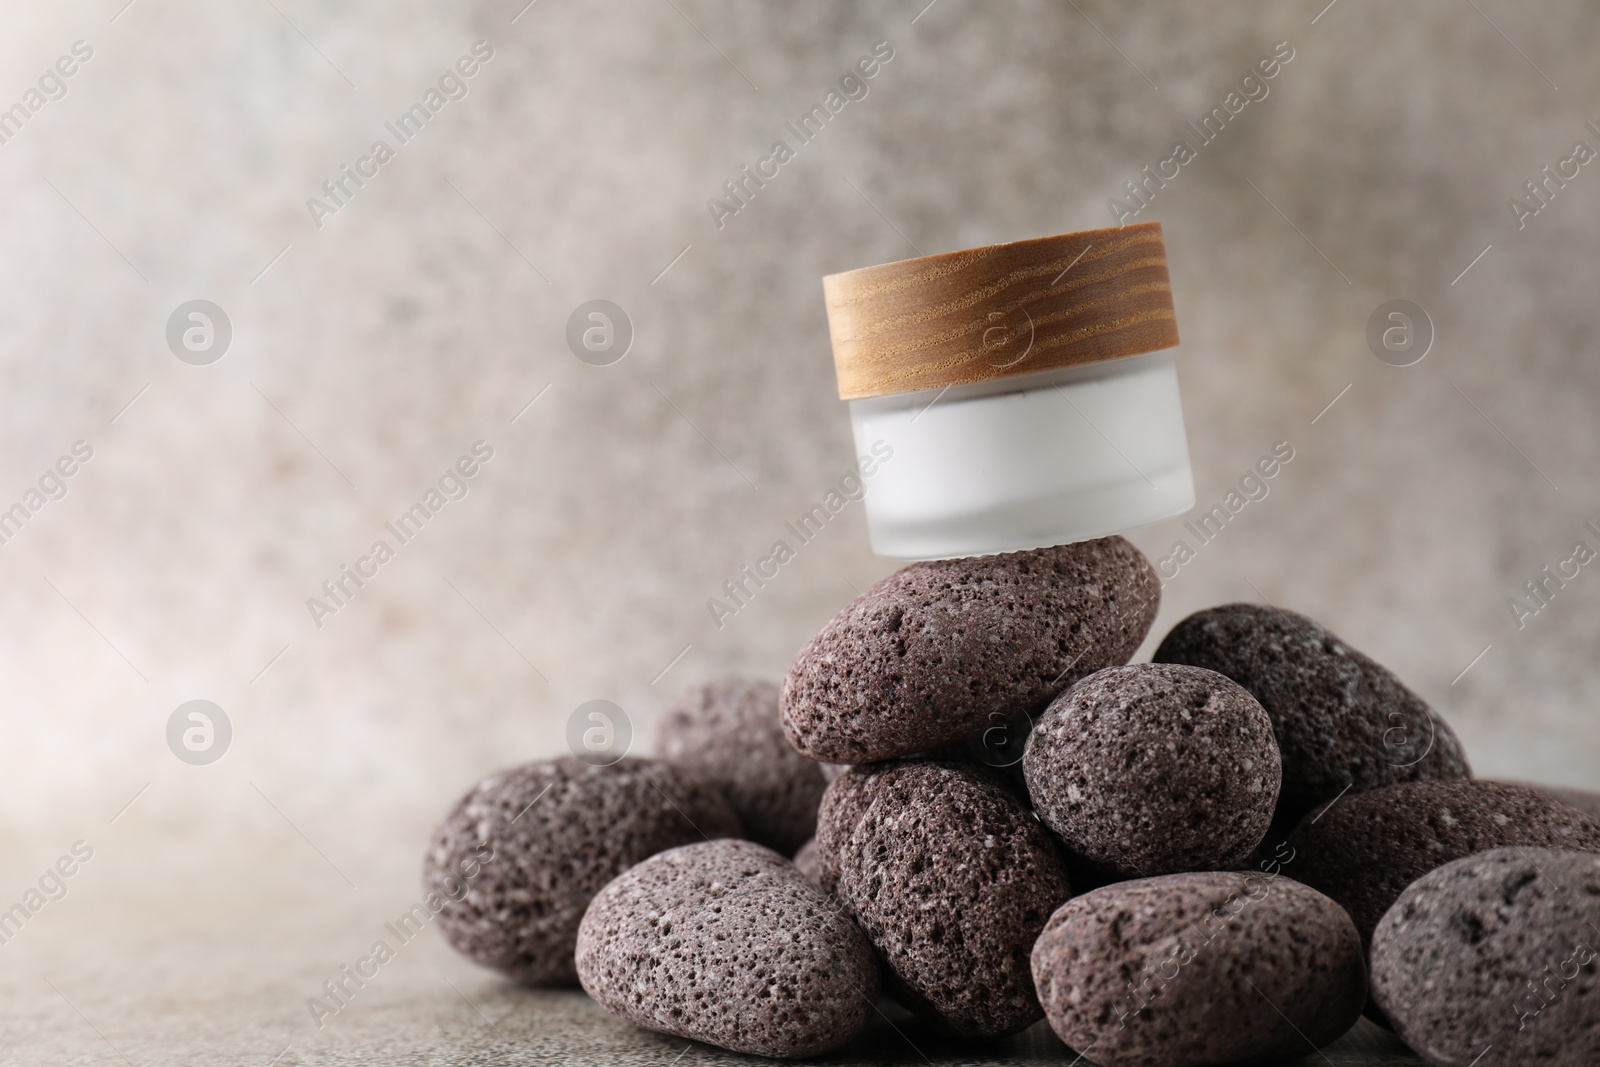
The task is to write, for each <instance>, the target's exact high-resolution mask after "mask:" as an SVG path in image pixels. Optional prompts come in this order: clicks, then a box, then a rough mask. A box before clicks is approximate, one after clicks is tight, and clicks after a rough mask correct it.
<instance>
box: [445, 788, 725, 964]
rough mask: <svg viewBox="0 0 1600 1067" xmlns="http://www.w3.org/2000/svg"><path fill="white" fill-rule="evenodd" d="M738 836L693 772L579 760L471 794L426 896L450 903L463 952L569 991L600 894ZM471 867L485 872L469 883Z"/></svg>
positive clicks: (450, 935)
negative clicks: (667, 852)
mask: <svg viewBox="0 0 1600 1067" xmlns="http://www.w3.org/2000/svg"><path fill="white" fill-rule="evenodd" d="M739 833H740V828H739V820H738V817H737V816H735V815H734V813H733V811H732V809H730V808H729V807H728V804H727V801H725V800H723V799H722V796H721V794H719V793H718V792H717V791H716V790H715V789H713V788H712V787H711V785H710V784H709V783H708V782H706V781H705V780H704V779H702V778H701V777H700V776H699V775H697V774H695V773H694V772H693V771H690V770H687V769H685V768H682V767H675V766H673V765H672V764H669V763H661V762H658V761H656V760H645V759H623V760H621V761H619V762H617V763H615V764H612V765H610V766H606V767H594V766H589V765H588V764H586V763H583V762H582V761H580V760H577V759H574V758H572V757H570V756H569V757H565V758H563V759H557V760H550V761H547V762H541V763H528V764H524V765H523V766H520V767H514V768H511V769H509V770H505V771H501V772H499V773H498V774H493V775H490V776H489V777H487V778H485V779H483V781H481V782H479V783H478V784H477V785H475V786H473V787H472V789H471V790H470V791H469V792H468V793H467V794H466V796H464V797H462V798H461V799H460V800H459V801H457V802H456V804H455V806H454V807H452V808H451V809H450V812H449V814H447V815H446V816H445V817H444V821H443V822H441V823H440V824H439V828H438V829H437V830H435V831H434V834H433V839H432V840H431V841H430V842H429V844H428V849H427V852H426V854H425V855H424V856H423V863H422V887H423V890H424V892H425V893H435V892H438V893H442V894H444V895H445V896H446V898H447V900H446V903H445V905H444V907H443V909H442V910H441V911H440V912H439V914H438V926H439V930H440V932H441V933H442V934H443V935H444V938H445V940H446V941H448V942H449V943H450V945H451V947H453V948H454V949H455V950H456V951H457V952H460V953H461V954H462V955H464V956H466V957H467V958H468V959H470V960H472V961H474V962H476V963H479V964H482V965H483V966H485V967H490V968H493V969H494V970H496V971H499V972H501V973H502V974H505V975H507V976H508V977H510V978H514V979H516V980H517V981H519V982H526V983H528V984H530V985H570V984H572V983H573V982H576V981H577V980H578V972H577V970H576V969H575V968H574V966H573V962H572V949H573V945H574V943H575V942H576V940H577V936H578V924H579V922H580V921H581V920H582V919H583V911H584V909H585V908H586V907H588V906H589V900H590V898H591V897H593V896H594V894H595V893H596V892H598V891H599V889H600V887H601V886H603V885H605V884H606V883H607V882H609V881H610V880H611V879H612V878H615V877H616V876H617V875H618V874H621V873H622V872H623V871H624V870H627V869H628V868H629V867H631V866H633V865H634V864H635V863H638V862H639V861H640V860H643V859H646V858H648V857H650V856H653V855H654V854H656V853H657V852H660V851H661V850H663V849H668V848H673V847H675V846H677V845H682V844H687V843H689V842H691V841H702V840H704V839H705V838H708V837H711V838H718V837H737V836H739ZM464 865H470V866H471V867H474V868H475V869H476V874H475V875H474V876H473V877H470V878H462V877H460V872H462V870H463V867H464ZM463 886H464V889H463V888H462V887H463Z"/></svg>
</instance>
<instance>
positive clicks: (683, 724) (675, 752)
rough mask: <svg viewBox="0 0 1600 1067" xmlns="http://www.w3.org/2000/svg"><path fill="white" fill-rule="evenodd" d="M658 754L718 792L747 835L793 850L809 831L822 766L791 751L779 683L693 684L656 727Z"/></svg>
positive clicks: (781, 849)
mask: <svg viewBox="0 0 1600 1067" xmlns="http://www.w3.org/2000/svg"><path fill="white" fill-rule="evenodd" d="M656 750H657V754H658V755H660V756H661V757H662V758H663V759H665V760H668V761H670V762H672V763H676V764H678V765H680V766H684V767H689V768H692V769H693V770H695V771H698V772H699V773H700V775H701V776H702V777H703V778H705V779H706V781H708V782H710V783H711V784H712V785H714V786H716V787H717V789H718V790H720V791H721V793H722V795H723V797H724V798H726V799H727V801H728V804H729V805H730V806H732V808H733V810H734V813H735V814H736V815H738V816H739V821H740V822H741V823H742V824H743V825H744V831H745V834H746V835H747V836H748V837H749V838H750V840H752V841H755V842H758V843H760V844H763V845H766V846H767V847H768V848H770V849H774V850H776V851H778V852H781V853H783V854H784V855H785V856H790V855H793V854H794V852H795V850H796V849H798V848H799V847H800V846H801V845H802V844H804V843H805V841H806V840H807V839H808V838H809V837H811V835H812V834H813V833H815V832H816V828H817V801H819V800H820V799H822V790H823V789H824V788H825V787H826V786H827V784H828V783H827V780H826V779H825V778H824V777H823V773H822V766H821V764H819V763H817V762H816V761H814V760H809V759H807V758H806V757H804V756H802V755H800V753H798V752H796V751H795V750H794V747H793V746H792V745H790V744H789V742H788V740H787V739H786V738H785V737H784V736H783V728H782V727H781V726H780V725H779V724H778V687H777V686H776V685H774V684H773V683H771V682H763V681H756V680H754V679H750V678H732V677H730V678H718V679H715V680H714V681H710V682H705V683H703V684H701V685H696V686H693V687H692V688H690V689H689V690H687V691H686V692H684V693H683V694H681V695H680V696H679V697H678V698H677V699H676V700H675V701H673V702H672V703H671V704H670V705H668V706H667V708H666V710H665V711H663V712H662V714H661V721H660V724H659V725H658V726H657V727H656Z"/></svg>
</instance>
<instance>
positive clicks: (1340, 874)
mask: <svg viewBox="0 0 1600 1067" xmlns="http://www.w3.org/2000/svg"><path fill="white" fill-rule="evenodd" d="M1289 844H1290V846H1291V847H1292V848H1293V849H1294V855H1295V860H1294V862H1293V863H1292V864H1289V865H1287V866H1286V867H1285V869H1286V870H1287V871H1288V873H1289V874H1291V875H1293V876H1294V877H1295V878H1298V879H1299V880H1300V881H1302V882H1305V883H1306V884H1307V885H1312V886H1316V887H1317V888H1318V889H1320V890H1322V892H1324V893H1326V894H1328V896H1330V897H1332V898H1333V899H1334V900H1337V901H1338V902H1339V903H1340V904H1341V905H1343V906H1344V908H1345V910H1346V911H1348V912H1349V913H1350V917H1351V918H1352V919H1354V920H1355V924H1356V929H1357V930H1359V931H1360V932H1361V939H1362V941H1363V942H1366V941H1369V940H1370V939H1371V938H1372V929H1373V927H1375V926H1377V924H1378V920H1379V919H1381V918H1382V917H1383V913H1384V912H1386V911H1388V910H1389V907H1390V905H1392V904H1393V903H1394V902H1395V898H1396V897H1398V896H1399V895H1400V893H1401V892H1402V891H1403V890H1404V889H1405V887H1406V886H1408V885H1410V884H1411V883H1412V882H1414V881H1416V880H1417V879H1418V878H1421V877H1422V876H1423V875H1424V874H1427V873H1428V872H1429V871H1431V870H1433V869H1434V868H1435V867H1439V866H1441V865H1443V864H1446V863H1449V862H1450V861H1451V860H1455V859H1460V858H1461V857H1463V856H1470V855H1472V854H1473V853H1474V852H1484V851H1487V850H1488V849H1492V848H1502V847H1507V848H1509V847H1512V846H1515V847H1518V848H1564V849H1572V850H1575V851H1581V852H1600V819H1595V818H1594V817H1592V816H1589V815H1585V814H1584V813H1583V812H1581V811H1578V810H1577V809H1576V808H1569V807H1567V806H1566V805H1565V804H1562V803H1561V802H1560V801H1557V800H1554V799H1552V798H1550V797H1548V796H1546V795H1545V794H1544V793H1541V792H1539V791H1538V790H1536V789H1529V788H1527V787H1526V786H1520V785H1506V784H1504V783H1502V782H1484V781H1464V782H1408V783H1406V784H1403V785H1393V786H1390V787H1389V788H1387V789H1375V790H1373V791H1372V792H1370V793H1361V794H1359V795H1356V796H1347V797H1345V798H1343V799H1342V800H1339V801H1337V802H1336V803H1334V804H1332V805H1330V806H1329V807H1328V808H1327V809H1326V810H1325V811H1322V812H1318V813H1313V814H1312V815H1309V816H1307V818H1306V820H1305V821H1304V822H1302V823H1301V824H1300V827H1299V829H1297V830H1295V832H1294V833H1293V834H1292V835H1291V836H1290V838H1289Z"/></svg>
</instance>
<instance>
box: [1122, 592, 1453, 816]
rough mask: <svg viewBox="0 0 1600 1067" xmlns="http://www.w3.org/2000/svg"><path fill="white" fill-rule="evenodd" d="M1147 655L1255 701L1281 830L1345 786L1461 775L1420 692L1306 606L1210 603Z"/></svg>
mask: <svg viewBox="0 0 1600 1067" xmlns="http://www.w3.org/2000/svg"><path fill="white" fill-rule="evenodd" d="M1153 658H1154V659H1155V660H1156V662H1158V663H1187V664H1190V665H1191V666H1195V667H1205V668H1207V669H1208V670H1213V671H1216V672H1218V673H1219V674H1225V675H1227V676H1228V677H1229V678H1232V679H1233V680H1234V681H1235V682H1238V683H1239V684H1240V685H1242V686H1244V687H1245V688H1246V689H1248V690H1250V693H1251V695H1253V696H1254V697H1255V698H1256V699H1257V700H1258V701H1260V702H1261V706H1262V707H1263V708H1265V709H1266V712H1267V715H1268V716H1270V717H1271V719H1272V728H1273V730H1274V731H1275V732H1276V734H1277V736H1278V745H1279V748H1280V749H1281V750H1282V753H1283V789H1282V790H1281V791H1280V793H1279V795H1278V813H1277V823H1278V825H1279V827H1280V828H1281V829H1282V831H1283V832H1285V833H1287V832H1288V830H1289V829H1290V828H1291V827H1292V826H1293V825H1294V824H1295V823H1296V822H1298V821H1299V819H1300V818H1301V817H1302V816H1304V815H1305V813H1306V812H1307V811H1309V810H1311V809H1312V808H1313V807H1315V806H1316V805H1318V804H1320V803H1322V802H1323V801H1326V800H1331V799H1332V798H1334V797H1336V796H1338V795H1339V794H1340V793H1341V792H1344V791H1345V790H1346V789H1347V788H1348V789H1349V790H1350V792H1352V793H1360V792H1363V791H1365V790H1368V789H1376V788H1378V787H1380V786H1385V785H1392V784H1394V783H1396V782H1410V781H1418V780H1424V779H1439V778H1466V777H1468V776H1469V773H1470V772H1469V771H1468V768H1467V759H1466V755H1465V754H1464V753H1463V752H1462V749H1461V743H1460V742H1459V741H1458V740H1457V739H1456V735H1455V734H1454V733H1453V732H1452V731H1451V729H1450V727H1449V726H1448V725H1447V724H1446V723H1445V721H1444V720H1443V719H1441V718H1440V717H1439V716H1438V715H1437V714H1436V713H1435V712H1434V711H1433V709H1432V708H1430V707H1429V706H1428V704H1427V702H1426V701H1424V700H1423V699H1422V698H1421V697H1419V696H1417V694H1415V693H1413V692H1412V691H1411V690H1409V689H1407V688H1406V687H1405V685H1404V684H1403V683H1402V682H1401V681H1400V679H1399V678H1396V677H1395V676H1394V674H1393V673H1391V672H1390V671H1389V670H1387V669H1386V668H1385V667H1383V666H1382V665H1381V664H1379V663H1376V662H1374V661H1373V660H1372V659H1370V658H1369V657H1367V656H1365V655H1363V654H1361V653H1360V652H1358V651H1356V650H1355V649H1353V648H1351V647H1350V646H1349V645H1347V644H1345V643H1344V642H1343V641H1341V640H1339V639H1338V638H1337V637H1335V636H1334V635H1333V634H1332V633H1330V632H1329V631H1328V630H1327V629H1325V628H1324V627H1323V626H1321V625H1319V624H1318V623H1317V622H1315V621H1314V620H1312V619H1308V618H1306V617H1305V616H1304V615H1300V614H1297V613H1295V612H1292V611H1281V610H1279V609H1277V608H1274V607H1270V606H1267V605H1262V604H1226V605H1223V606H1222V607H1216V608H1208V609H1206V610H1205V611H1198V612H1195V613H1194V614H1193V615H1190V616H1189V617H1188V618H1186V619H1184V620H1183V621H1182V622H1180V623H1178V625H1177V626H1175V627H1173V628H1172V632H1171V633H1169V634H1167V636H1166V638H1165V639H1164V640H1163V641H1162V642H1161V647H1159V648H1157V649H1156V654H1155V656H1154V657H1153Z"/></svg>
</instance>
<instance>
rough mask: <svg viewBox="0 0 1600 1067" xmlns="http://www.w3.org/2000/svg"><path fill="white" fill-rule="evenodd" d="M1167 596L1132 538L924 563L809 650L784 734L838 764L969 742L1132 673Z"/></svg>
mask: <svg viewBox="0 0 1600 1067" xmlns="http://www.w3.org/2000/svg"><path fill="white" fill-rule="evenodd" d="M1160 598H1161V586H1160V582H1159V581H1158V580H1157V578H1156V574H1155V571H1154V569H1153V568H1151V566H1150V562H1149V561H1148V560H1146V559H1145V558H1144V556H1143V555H1142V554H1141V553H1140V552H1139V550H1138V549H1137V548H1134V547H1133V545H1131V544H1129V543H1128V542H1127V541H1126V540H1124V539H1123V538H1121V537H1106V538H1101V539H1100V540H1097V541H1083V542H1080V543H1078V544H1072V545H1061V546H1058V547H1056V548H1041V549H1036V550H1033V551H1028V552H1010V553H1006V554H1004V555H998V556H979V557H973V558H967V559H947V560H933V561H929V562H925V563H914V564H912V565H911V566H909V567H906V568H905V569H904V570H901V571H898V572H896V573H895V574H892V575H890V576H889V577H888V578H885V579H884V580H883V581H881V582H879V583H878V584H877V585H875V586H873V587H872V588H871V589H869V590H867V592H866V593H864V594H863V595H861V596H860V597H858V598H856V599H855V600H854V601H852V602H851V603H850V604H849V605H848V606H847V607H846V608H845V609H844V610H843V611H841V612H840V613H839V614H838V615H836V616H834V618H833V619H832V620H831V621H829V622H828V624H827V625H825V626H824V627H823V628H822V629H821V630H820V631H818V632H817V634H816V636H814V637H813V638H812V639H811V640H810V641H809V642H808V643H807V644H806V646H805V647H804V648H803V649H801V650H800V653H799V655H797V656H796V657H795V659H794V662H793V664H791V666H790V668H789V674H788V677H787V678H786V679H785V680H784V684H783V698H782V704H781V707H782V718H783V728H784V731H785V733H787V734H788V736H789V740H790V742H791V743H792V744H793V745H794V747H795V748H797V749H799V750H800V751H801V752H802V753H804V754H806V755H807V756H810V757H811V758H813V759H817V760H828V761H832V762H837V763H866V762H870V761H874V760H884V759H890V758H892V757H895V756H905V755H909V754H912V753H917V752H926V751H929V750H931V749H936V748H938V747H939V746H941V745H945V744H950V743H953V742H959V741H965V740H966V739H968V738H970V737H973V736H975V735H979V734H981V733H982V732H983V731H984V730H985V729H986V728H987V727H990V726H994V725H996V724H1001V723H1008V722H1013V721H1015V720H1017V719H1018V718H1020V717H1021V716H1023V715H1036V714H1037V713H1038V712H1039V711H1041V710H1042V709H1043V708H1044V706H1045V705H1046V704H1048V703H1049V702H1050V701H1051V700H1052V699H1053V698H1054V697H1055V696H1056V695H1057V694H1059V693H1060V692H1061V691H1062V690H1064V689H1066V688H1067V687H1068V686H1069V685H1071V684H1072V683H1073V682H1074V681H1076V680H1077V679H1079V678H1081V677H1083V676H1084V675H1086V674H1090V673H1093V672H1094V671H1097V670H1099V669H1100V668H1102V667H1109V666H1112V665H1114V664H1120V663H1126V662H1127V661H1128V659H1129V657H1131V656H1132V655H1133V653H1134V651H1135V650H1136V649H1137V648H1138V647H1139V644H1140V642H1141V641H1143V640H1144V637H1145V634H1146V633H1147V632H1148V631H1149V629H1150V623H1151V622H1152V621H1153V620H1154V618H1155V613H1156V608H1157V606H1158V604H1159V602H1160Z"/></svg>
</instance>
